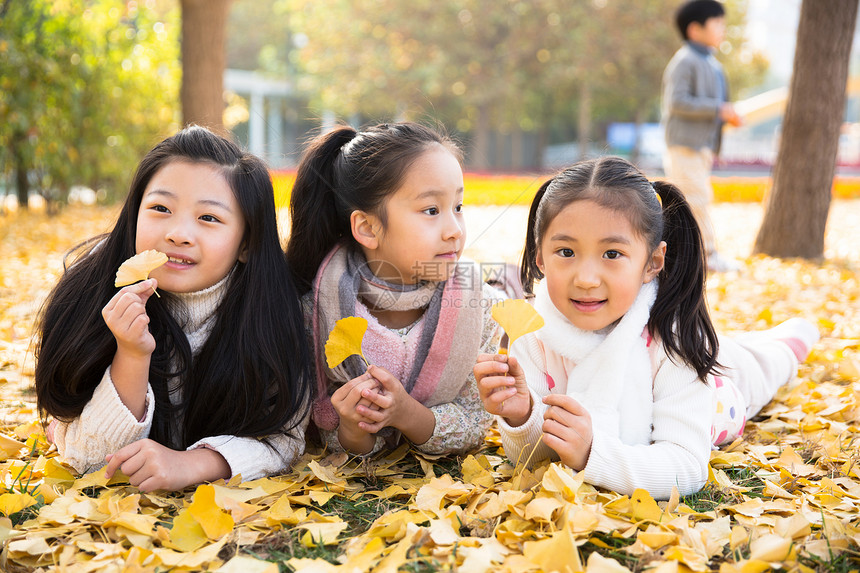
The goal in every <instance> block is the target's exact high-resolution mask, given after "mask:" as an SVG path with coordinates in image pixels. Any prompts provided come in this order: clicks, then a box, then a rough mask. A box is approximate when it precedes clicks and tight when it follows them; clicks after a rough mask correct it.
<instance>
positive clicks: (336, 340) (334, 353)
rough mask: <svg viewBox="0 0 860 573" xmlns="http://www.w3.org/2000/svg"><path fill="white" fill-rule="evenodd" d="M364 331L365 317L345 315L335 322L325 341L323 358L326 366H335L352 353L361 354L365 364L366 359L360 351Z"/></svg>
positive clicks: (365, 328)
mask: <svg viewBox="0 0 860 573" xmlns="http://www.w3.org/2000/svg"><path fill="white" fill-rule="evenodd" d="M365 332H367V319H365V318H361V317H360V316H347V317H346V318H341V319H340V320H338V321H337V322H335V323H334V328H333V329H332V330H331V333H330V334H329V335H328V340H327V341H326V343H325V360H326V363H327V364H328V367H329V368H335V367H336V366H337V365H338V364H340V363H341V362H343V361H344V360H346V359H347V358H349V357H350V356H352V355H353V354H358V355H359V356H361V359H362V360H364V363H365V364H367V359H366V358H365V357H364V354H362V352H361V341H362V340H363V339H364V333H365Z"/></svg>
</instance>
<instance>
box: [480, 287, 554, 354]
mask: <svg viewBox="0 0 860 573" xmlns="http://www.w3.org/2000/svg"><path fill="white" fill-rule="evenodd" d="M491 314H492V316H493V320H495V321H496V322H498V323H499V325H500V326H501V327H502V330H504V331H505V334H507V335H508V347H510V346H511V345H512V344H513V343H514V340H516V339H517V338H519V337H520V336H523V335H525V334H528V333H529V332H534V331H535V330H538V329H539V328H541V327H542V326H543V317H542V316H541V315H539V314H538V311H536V310H535V309H534V307H533V306H532V305H530V304H529V303H528V302H526V301H525V300H523V299H521V298H516V299H507V300H503V301H500V302H497V303H496V304H494V305H493V308H492V310H491Z"/></svg>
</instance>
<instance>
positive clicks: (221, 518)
mask: <svg viewBox="0 0 860 573" xmlns="http://www.w3.org/2000/svg"><path fill="white" fill-rule="evenodd" d="M188 512H189V513H190V514H191V515H192V516H193V517H194V519H196V520H197V523H199V524H200V527H202V528H203V531H205V532H206V535H207V537H209V539H212V540H215V539H220V538H221V536H223V535H224V534H226V533H229V532H230V531H231V530H232V529H233V525H235V523H234V522H233V517H232V516H231V515H230V514H229V513H227V512H226V511H224V510H223V509H221V508H220V507H218V505H217V504H216V503H215V488H214V487H212V486H211V485H208V484H203V485H201V486H198V487H197V491H196V492H194V500H193V501H192V502H191V505H189V506H188Z"/></svg>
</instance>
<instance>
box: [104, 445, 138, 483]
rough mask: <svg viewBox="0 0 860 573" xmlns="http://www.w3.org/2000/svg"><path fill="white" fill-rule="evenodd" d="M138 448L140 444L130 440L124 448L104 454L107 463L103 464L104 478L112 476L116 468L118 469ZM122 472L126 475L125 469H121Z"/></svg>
mask: <svg viewBox="0 0 860 573" xmlns="http://www.w3.org/2000/svg"><path fill="white" fill-rule="evenodd" d="M139 450H140V445H139V444H138V443H137V442H132V443H131V444H129V445H127V446H125V447H124V448H120V449H118V450H117V451H116V452H114V453H113V454H109V455H107V456H105V460H106V461H107V465H106V466H105V478H106V479H110V478H112V477H113V474H114V473H116V470H118V469H120V466H121V465H122V464H123V463H125V461H126V460H128V459H129V458H130V457H132V456H133V455H134V454H136V453H137V452H138V451H139ZM123 473H125V475H128V473H126V472H125V471H123Z"/></svg>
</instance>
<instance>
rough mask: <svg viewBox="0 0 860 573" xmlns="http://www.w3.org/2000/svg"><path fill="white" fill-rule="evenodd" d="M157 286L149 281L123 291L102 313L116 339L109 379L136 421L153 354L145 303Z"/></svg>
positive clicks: (143, 403) (142, 406) (142, 407)
mask: <svg viewBox="0 0 860 573" xmlns="http://www.w3.org/2000/svg"><path fill="white" fill-rule="evenodd" d="M156 285H157V283H156V280H155V279H148V280H145V281H143V282H139V283H137V284H133V285H130V286H127V287H123V288H122V289H120V291H119V292H118V293H116V294H115V295H114V296H113V298H111V299H110V301H109V302H108V303H107V305H106V306H105V307H104V308H103V309H102V317H103V318H104V321H105V324H107V327H108V328H109V329H110V331H111V332H112V333H113V335H114V338H116V354H114V357H113V362H111V367H110V377H111V380H112V381H113V384H114V387H115V388H116V391H117V393H118V394H119V397H120V399H121V400H122V402H123V404H125V406H126V407H127V408H128V409H129V410H130V411H131V413H132V414H134V416H135V417H136V418H137V419H138V420H139V419H140V418H141V417H142V416H143V414H144V412H145V411H146V390H147V385H148V383H149V361H150V358H151V356H152V353H153V351H154V350H155V338H153V336H152V334H151V333H150V332H149V315H148V314H146V301H147V300H148V299H149V297H150V296H151V295H152V293H154V292H155V287H156Z"/></svg>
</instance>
